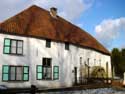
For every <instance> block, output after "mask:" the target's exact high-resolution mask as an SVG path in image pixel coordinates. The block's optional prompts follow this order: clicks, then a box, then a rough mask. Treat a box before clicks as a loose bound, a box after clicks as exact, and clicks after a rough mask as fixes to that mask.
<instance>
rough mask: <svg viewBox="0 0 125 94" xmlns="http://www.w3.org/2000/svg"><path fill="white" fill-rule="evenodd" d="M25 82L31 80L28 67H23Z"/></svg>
mask: <svg viewBox="0 0 125 94" xmlns="http://www.w3.org/2000/svg"><path fill="white" fill-rule="evenodd" d="M23 80H24V81H28V80H29V67H28V66H24V67H23Z"/></svg>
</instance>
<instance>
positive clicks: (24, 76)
mask: <svg viewBox="0 0 125 94" xmlns="http://www.w3.org/2000/svg"><path fill="white" fill-rule="evenodd" d="M2 81H29V66H12V65H3V66H2Z"/></svg>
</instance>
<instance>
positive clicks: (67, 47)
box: [65, 42, 69, 50]
mask: <svg viewBox="0 0 125 94" xmlns="http://www.w3.org/2000/svg"><path fill="white" fill-rule="evenodd" d="M65 50H69V43H67V42H66V43H65Z"/></svg>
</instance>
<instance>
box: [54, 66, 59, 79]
mask: <svg viewBox="0 0 125 94" xmlns="http://www.w3.org/2000/svg"><path fill="white" fill-rule="evenodd" d="M53 79H54V80H57V79H59V66H54V68H53Z"/></svg>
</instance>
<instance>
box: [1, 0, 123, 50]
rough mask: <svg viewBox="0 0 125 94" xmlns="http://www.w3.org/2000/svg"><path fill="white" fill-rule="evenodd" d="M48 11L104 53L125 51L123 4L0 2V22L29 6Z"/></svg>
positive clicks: (107, 0) (106, 0)
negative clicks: (52, 10) (55, 10)
mask: <svg viewBox="0 0 125 94" xmlns="http://www.w3.org/2000/svg"><path fill="white" fill-rule="evenodd" d="M33 4H35V5H38V6H40V7H43V8H45V9H47V10H49V8H50V7H53V6H54V7H57V8H58V15H60V16H62V17H64V18H65V19H67V20H69V21H70V22H72V23H73V24H75V25H77V26H79V27H81V28H82V29H84V30H86V31H87V32H88V33H90V34H91V35H92V36H94V37H95V38H96V39H97V40H98V41H100V42H101V43H102V44H103V45H104V46H105V47H106V48H107V49H109V50H111V49H112V48H114V47H118V48H120V49H121V48H125V42H124V40H125V0H1V1H0V13H1V15H0V22H2V21H4V20H5V19H7V18H9V17H11V16H14V15H15V14H17V13H19V12H20V11H22V10H24V9H25V8H28V7H29V6H31V5H33Z"/></svg>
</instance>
